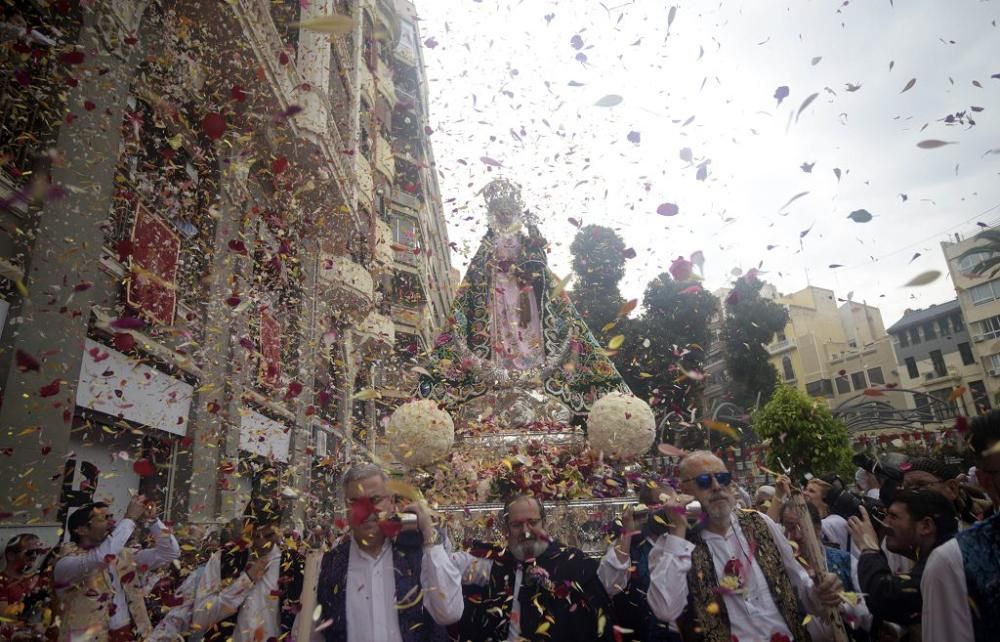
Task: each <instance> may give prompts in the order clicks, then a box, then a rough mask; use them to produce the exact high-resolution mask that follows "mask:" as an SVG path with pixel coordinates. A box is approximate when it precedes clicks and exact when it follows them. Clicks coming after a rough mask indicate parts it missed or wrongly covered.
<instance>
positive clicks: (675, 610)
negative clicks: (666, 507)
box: [647, 514, 820, 640]
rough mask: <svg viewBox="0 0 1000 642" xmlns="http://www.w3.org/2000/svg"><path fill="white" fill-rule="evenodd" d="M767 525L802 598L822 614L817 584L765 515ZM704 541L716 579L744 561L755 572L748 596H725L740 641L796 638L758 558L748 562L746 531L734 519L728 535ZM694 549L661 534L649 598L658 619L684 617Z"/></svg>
mask: <svg viewBox="0 0 1000 642" xmlns="http://www.w3.org/2000/svg"><path fill="white" fill-rule="evenodd" d="M760 517H761V518H762V519H764V521H765V523H766V524H767V528H768V530H769V531H770V533H771V538H772V539H773V540H774V543H775V545H776V546H777V547H778V552H779V553H780V554H781V561H782V565H783V566H784V569H785V573H787V575H788V578H789V580H791V584H792V587H793V588H794V589H795V592H796V594H797V595H798V597H799V599H801V600H802V601H803V603H804V604H805V605H806V608H807V610H808V611H809V612H811V613H818V612H819V610H820V609H819V605H818V604H817V603H816V602H815V598H814V596H813V590H812V589H813V582H812V580H811V579H810V578H809V575H808V573H807V572H806V570H805V569H804V568H803V567H802V565H801V564H799V562H798V561H797V560H796V559H795V554H794V553H793V552H792V547H791V545H789V543H788V540H787V539H785V536H784V534H783V533H782V532H781V528H780V527H779V526H778V525H777V524H775V523H774V522H773V521H772V520H771V518H769V517H768V516H767V515H760ZM701 537H702V539H703V540H704V542H705V545H706V546H708V550H709V551H710V552H711V554H712V561H713V562H714V564H715V574H716V576H717V577H718V578H720V579H721V578H722V577H724V575H725V573H724V571H725V567H726V562H728V561H729V560H730V559H733V558H736V559H739V560H740V561H741V562H742V564H743V567H744V569H749V572H748V575H747V577H746V583H745V586H744V589H745V591H746V593H745V594H743V595H734V594H730V593H725V594H723V596H722V599H723V602H724V603H725V605H726V611H727V612H728V614H729V623H730V628H731V632H732V635H733V637H734V638H736V639H740V640H760V639H763V640H769V639H771V636H772V635H773V634H775V633H782V634H784V635H787V636H788V637H791V636H792V634H791V632H790V631H789V629H788V625H787V624H786V623H785V619H784V617H783V616H782V615H781V612H780V611H779V610H778V607H777V605H776V604H775V603H774V600H773V599H772V597H771V590H770V588H769V587H768V584H767V578H765V577H764V573H763V571H761V569H760V564H758V563H757V560H756V559H748V558H749V556H750V545H749V543H748V542H747V540H746V537H745V536H744V535H743V530H742V529H741V528H740V525H739V523H738V522H737V521H736V517H735V514H734V515H733V517H732V520H731V524H730V528H729V530H728V531H727V532H726V535H725V536H722V535H718V534H716V533H712V532H710V531H708V530H707V529H704V530H702V531H701ZM693 551H694V544H692V543H691V542H689V541H687V540H685V539H681V538H679V537H677V536H675V535H670V534H667V535H661V536H660V537H659V539H657V541H656V546H654V547H653V550H652V551H650V554H649V569H650V583H649V592H648V593H647V599H648V600H649V607H650V609H651V610H652V611H653V614H654V615H656V617H657V618H659V619H660V620H662V621H664V622H672V621H674V620H676V619H677V618H678V617H680V615H681V612H682V611H683V610H684V607H686V606H687V601H688V583H687V574H688V572H689V571H690V570H691V554H692V552H693Z"/></svg>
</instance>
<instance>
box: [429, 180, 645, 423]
mask: <svg viewBox="0 0 1000 642" xmlns="http://www.w3.org/2000/svg"><path fill="white" fill-rule="evenodd" d="M482 193H483V197H484V199H485V202H486V211H487V216H488V219H489V230H488V231H487V233H486V236H485V237H484V238H483V240H482V241H481V242H480V245H479V249H478V250H477V252H476V254H475V256H474V257H473V259H472V261H471V262H470V263H469V268H468V271H467V272H466V275H465V279H464V281H463V282H462V284H461V286H460V287H459V290H458V294H457V296H456V299H455V304H454V307H453V309H452V314H451V316H450V318H449V325H448V327H447V328H446V329H445V330H444V332H443V333H442V334H441V335H440V336H438V338H437V341H436V342H435V345H434V347H433V349H432V353H431V357H430V359H429V362H428V364H427V366H426V370H427V372H428V374H427V375H424V376H422V377H421V381H420V385H419V390H418V393H419V395H420V396H421V397H425V398H431V399H435V400H437V401H440V402H442V403H444V404H445V406H446V407H447V409H448V410H449V411H450V412H451V413H452V415H453V416H455V418H456V419H457V420H458V421H459V423H460V424H461V423H467V422H477V421H482V420H483V419H485V418H487V417H490V416H491V415H492V417H493V419H492V422H493V423H495V424H497V425H499V426H501V427H504V428H511V429H516V428H519V427H522V426H524V425H527V424H529V423H532V422H536V421H555V422H563V423H582V422H583V421H584V420H585V419H586V415H587V413H588V412H589V409H590V406H591V404H592V403H593V402H594V401H596V400H597V399H598V398H600V397H601V396H603V395H604V394H606V393H608V392H611V391H614V390H618V391H625V392H627V387H626V386H625V384H624V382H623V381H622V378H621V376H620V375H619V373H618V371H617V370H616V369H615V367H614V365H613V364H612V363H611V361H610V360H609V359H608V357H607V356H606V355H605V354H604V352H603V351H602V349H601V347H600V345H599V344H598V343H597V341H596V340H595V339H594V337H593V335H592V334H591V332H590V331H589V330H588V328H587V325H586V323H585V322H584V321H583V319H582V318H581V317H580V314H579V313H578V312H577V311H576V308H575V307H574V306H573V304H572V302H571V301H570V300H569V297H568V296H567V295H566V293H565V292H563V286H564V283H563V282H561V281H560V280H559V279H558V278H557V277H556V276H555V275H554V274H553V273H552V272H551V271H549V269H548V265H547V262H546V241H545V239H544V238H543V237H542V235H541V234H540V233H539V231H538V227H537V225H536V224H535V223H534V220H533V217H532V215H531V214H530V213H529V212H527V211H526V210H525V208H524V204H523V203H522V201H521V194H520V189H519V188H518V186H517V185H516V184H514V183H512V182H511V181H509V180H506V179H503V178H499V179H496V180H494V181H492V182H491V183H490V184H489V185H487V186H486V187H485V188H483V191H482Z"/></svg>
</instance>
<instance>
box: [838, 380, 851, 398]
mask: <svg viewBox="0 0 1000 642" xmlns="http://www.w3.org/2000/svg"><path fill="white" fill-rule="evenodd" d="M834 381H835V382H836V384H837V394H838V395H846V394H847V393H849V392H850V391H851V384H850V382H849V381H848V380H847V375H844V376H841V377H837V378H836V379H835V380H834Z"/></svg>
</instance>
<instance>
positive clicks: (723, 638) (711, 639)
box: [678, 511, 811, 642]
mask: <svg viewBox="0 0 1000 642" xmlns="http://www.w3.org/2000/svg"><path fill="white" fill-rule="evenodd" d="M737 521H738V522H739V525H740V529H742V531H743V536H744V537H745V538H746V540H747V542H748V543H749V544H750V548H751V549H752V550H754V561H755V562H756V563H757V564H758V565H759V566H760V570H761V571H762V572H763V573H764V577H765V578H766V579H767V586H768V589H769V590H770V593H771V599H773V600H774V604H775V606H777V607H778V612H779V613H781V615H782V617H783V618H784V619H785V624H786V626H788V630H789V631H791V633H792V637H793V638H794V639H795V640H796V641H797V642H810V640H811V638H810V637H809V633H808V632H807V631H806V627H805V626H803V624H802V619H803V614H802V613H801V612H800V609H799V604H798V599H797V597H796V595H795V590H794V589H793V588H792V582H791V580H789V579H788V574H787V573H786V572H785V567H784V564H783V562H782V561H781V552H780V551H779V550H778V547H777V545H776V544H775V543H774V539H773V538H772V537H771V532H770V531H769V530H768V528H767V523H766V522H765V521H764V518H763V517H761V516H760V515H758V514H757V512H756V511H739V513H738V516H737ZM688 540H689V541H690V542H691V543H692V544H694V545H695V548H694V551H693V552H692V553H691V571H690V572H689V573H688V578H687V579H688V607H687V609H686V610H685V611H684V614H683V615H682V616H681V618H680V620H679V621H678V624H679V625H680V627H681V631H682V633H683V634H684V635H683V637H684V640H685V642H687V641H689V640H698V641H701V640H704V641H705V642H730V640H731V639H732V632H731V625H730V622H729V612H728V611H727V610H726V603H725V600H723V599H722V596H720V595H719V594H718V593H717V588H718V586H719V578H718V577H717V576H716V573H715V562H714V561H713V560H712V552H711V551H710V550H709V548H708V545H707V544H705V541H704V540H703V539H702V538H701V532H700V529H694V530H693V531H691V532H689V533H688ZM712 605H714V606H712ZM709 609H711V610H712V611H713V612H711V613H710V612H709ZM716 609H717V610H716Z"/></svg>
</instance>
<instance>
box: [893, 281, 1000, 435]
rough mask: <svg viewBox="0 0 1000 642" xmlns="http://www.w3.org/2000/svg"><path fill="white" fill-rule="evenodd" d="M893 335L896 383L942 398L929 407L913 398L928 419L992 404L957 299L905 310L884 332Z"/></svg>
mask: <svg viewBox="0 0 1000 642" xmlns="http://www.w3.org/2000/svg"><path fill="white" fill-rule="evenodd" d="M888 332H889V335H890V336H891V337H892V338H893V343H894V348H895V351H896V364H897V369H898V370H899V375H900V382H901V386H902V387H903V388H906V389H910V390H919V391H922V392H925V393H927V394H928V395H930V396H932V397H935V398H936V399H937V400H938V401H941V402H942V405H941V406H937V405H936V406H935V408H931V407H930V405H929V403H928V402H927V400H926V399H925V398H922V397H917V398H916V408H917V410H919V411H921V412H922V413H924V414H925V415H927V418H928V420H929V419H930V418H931V417H932V416H933V417H934V418H936V419H938V420H940V421H947V420H949V419H954V417H955V416H956V415H958V414H961V415H964V416H972V415H976V414H979V413H980V412H983V411H985V410H989V409H990V408H991V407H992V403H991V402H990V396H989V393H988V392H987V389H986V373H985V372H984V371H983V367H982V365H981V363H980V361H979V359H977V358H976V355H975V353H974V351H973V347H972V346H973V343H972V338H971V337H970V336H969V330H968V327H967V325H966V323H965V319H964V318H963V317H962V308H961V306H960V304H959V302H958V299H955V300H953V301H949V302H947V303H942V304H940V305H932V306H930V307H929V308H926V309H923V310H907V311H906V312H905V313H904V314H903V317H902V318H901V319H900V320H899V321H897V322H896V323H894V324H892V326H891V327H890V328H889V330H888Z"/></svg>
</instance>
